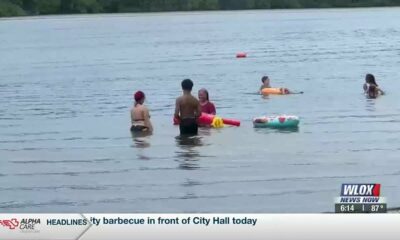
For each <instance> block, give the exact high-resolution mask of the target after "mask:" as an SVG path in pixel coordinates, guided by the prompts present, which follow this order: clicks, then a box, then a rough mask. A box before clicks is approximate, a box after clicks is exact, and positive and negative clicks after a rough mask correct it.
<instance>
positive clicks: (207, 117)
mask: <svg viewBox="0 0 400 240" xmlns="http://www.w3.org/2000/svg"><path fill="white" fill-rule="evenodd" d="M214 117H215V116H214V115H212V114H207V113H202V114H201V116H200V117H199V119H198V120H197V122H198V123H199V124H201V125H211V123H212V122H213V120H214ZM222 121H223V122H224V124H226V125H232V126H237V127H239V126H240V121H239V120H235V119H228V118H222ZM178 124H179V119H176V118H174V125H178Z"/></svg>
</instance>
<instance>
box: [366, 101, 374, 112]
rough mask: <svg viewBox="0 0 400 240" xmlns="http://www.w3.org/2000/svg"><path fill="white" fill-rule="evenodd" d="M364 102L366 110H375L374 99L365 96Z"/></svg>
mask: <svg viewBox="0 0 400 240" xmlns="http://www.w3.org/2000/svg"><path fill="white" fill-rule="evenodd" d="M365 103H366V107H365V110H367V111H368V112H375V111H376V106H375V104H376V99H370V98H367V101H365Z"/></svg>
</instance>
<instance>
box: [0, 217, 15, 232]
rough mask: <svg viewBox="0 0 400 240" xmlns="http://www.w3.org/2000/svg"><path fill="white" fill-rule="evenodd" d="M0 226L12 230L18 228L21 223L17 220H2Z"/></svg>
mask: <svg viewBox="0 0 400 240" xmlns="http://www.w3.org/2000/svg"><path fill="white" fill-rule="evenodd" d="M0 225H3V226H4V227H8V228H9V229H11V230H14V229H16V228H18V226H19V222H18V220H17V219H16V218H12V219H4V220H0Z"/></svg>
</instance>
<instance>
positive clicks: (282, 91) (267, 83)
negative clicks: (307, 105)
mask: <svg viewBox="0 0 400 240" xmlns="http://www.w3.org/2000/svg"><path fill="white" fill-rule="evenodd" d="M261 82H262V85H261V87H260V90H259V91H258V92H259V93H260V94H262V93H263V89H265V88H272V87H271V81H270V79H269V77H268V76H263V77H262V78H261ZM279 90H280V94H294V92H291V91H290V90H289V89H287V88H279ZM298 93H303V92H298Z"/></svg>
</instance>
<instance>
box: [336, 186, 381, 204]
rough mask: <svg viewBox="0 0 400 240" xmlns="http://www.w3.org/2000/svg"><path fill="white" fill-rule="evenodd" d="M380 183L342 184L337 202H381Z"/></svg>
mask: <svg viewBox="0 0 400 240" xmlns="http://www.w3.org/2000/svg"><path fill="white" fill-rule="evenodd" d="M380 195H381V185H380V184H377V183H369V184H342V189H341V192H340V198H339V199H338V200H337V202H338V203H371V204H372V203H382V202H384V198H381V197H380Z"/></svg>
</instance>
